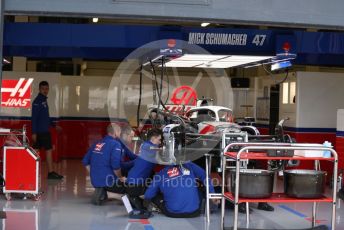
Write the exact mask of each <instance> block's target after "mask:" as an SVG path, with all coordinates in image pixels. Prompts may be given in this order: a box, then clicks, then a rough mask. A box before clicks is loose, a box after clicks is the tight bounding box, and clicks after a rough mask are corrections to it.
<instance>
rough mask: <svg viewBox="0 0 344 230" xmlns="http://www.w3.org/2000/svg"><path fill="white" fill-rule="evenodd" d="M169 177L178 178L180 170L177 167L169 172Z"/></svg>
mask: <svg viewBox="0 0 344 230" xmlns="http://www.w3.org/2000/svg"><path fill="white" fill-rule="evenodd" d="M167 175H168V177H176V176H179V170H178V168H177V167H173V168H171V169H169V170H168V171H167Z"/></svg>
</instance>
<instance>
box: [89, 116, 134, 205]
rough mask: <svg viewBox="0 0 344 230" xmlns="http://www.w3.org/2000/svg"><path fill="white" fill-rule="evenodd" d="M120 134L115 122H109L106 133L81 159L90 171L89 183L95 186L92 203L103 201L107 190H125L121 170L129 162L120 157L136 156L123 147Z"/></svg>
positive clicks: (117, 191)
mask: <svg viewBox="0 0 344 230" xmlns="http://www.w3.org/2000/svg"><path fill="white" fill-rule="evenodd" d="M120 136H121V127H119V126H118V125H117V124H115V123H111V124H109V125H108V127H107V135H106V136H105V137H104V138H103V139H101V140H99V141H97V142H96V143H94V144H93V145H92V146H91V147H90V148H89V150H88V151H87V153H86V155H85V156H84V158H83V160H82V163H83V165H84V166H85V167H86V169H87V170H88V171H89V172H90V176H91V183H92V185H93V187H94V188H95V191H94V194H93V196H92V203H93V204H94V205H101V204H102V203H103V201H104V200H105V199H106V197H107V195H106V193H107V191H109V192H113V193H120V194H123V193H124V192H125V188H124V182H125V181H126V177H125V176H124V175H123V174H122V170H123V168H125V164H130V162H123V161H122V159H123V158H124V155H125V156H126V157H128V158H129V159H130V158H131V157H136V156H135V154H133V153H131V152H130V151H129V150H128V149H124V148H123V144H122V143H121V142H120V139H119V137H120Z"/></svg>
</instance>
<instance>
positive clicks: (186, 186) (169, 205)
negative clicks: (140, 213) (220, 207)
mask: <svg viewBox="0 0 344 230" xmlns="http://www.w3.org/2000/svg"><path fill="white" fill-rule="evenodd" d="M205 180H206V173H205V170H204V169H202V168H201V167H199V166H198V165H196V164H195V163H192V162H189V163H185V164H181V165H170V166H166V167H165V168H164V169H162V170H161V171H160V172H159V173H158V174H156V175H155V176H154V178H153V182H152V184H151V185H150V186H149V187H148V188H147V190H146V192H145V194H144V198H145V199H146V200H150V201H151V202H153V203H154V204H155V205H156V206H157V207H158V208H159V209H160V210H161V212H162V213H163V214H165V215H166V216H168V217H173V218H192V217H197V216H199V215H200V213H201V204H202V198H203V194H202V192H201V191H200V188H199V186H198V183H199V182H200V183H202V184H203V185H205V184H206V181H205ZM209 191H210V192H211V193H214V187H213V185H212V183H211V181H210V180H209ZM212 201H213V202H214V203H215V204H218V203H219V201H218V200H212Z"/></svg>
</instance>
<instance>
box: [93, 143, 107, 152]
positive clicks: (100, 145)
mask: <svg viewBox="0 0 344 230" xmlns="http://www.w3.org/2000/svg"><path fill="white" fill-rule="evenodd" d="M104 145H105V143H98V144H96V147H95V148H94V150H95V151H98V152H100V151H102V148H103V146H104Z"/></svg>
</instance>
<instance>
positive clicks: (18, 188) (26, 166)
mask: <svg viewBox="0 0 344 230" xmlns="http://www.w3.org/2000/svg"><path fill="white" fill-rule="evenodd" d="M25 134H26V132H25V128H24V129H23V130H22V132H21V133H20V134H18V132H16V133H14V132H8V133H7V136H10V137H11V139H16V140H19V139H18V138H16V136H17V135H20V136H22V137H23V143H21V146H6V144H5V146H4V147H3V178H4V187H3V193H4V194H5V196H6V199H7V200H10V199H11V194H12V193H20V194H24V198H26V197H27V196H29V197H30V198H33V199H34V200H39V199H40V197H41V191H40V186H41V183H40V158H39V156H38V154H37V153H36V151H35V150H34V149H32V148H31V147H29V146H27V144H26V141H25V140H26V135H25ZM0 135H5V133H1V134H0ZM16 142H17V141H16Z"/></svg>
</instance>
